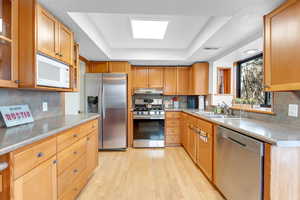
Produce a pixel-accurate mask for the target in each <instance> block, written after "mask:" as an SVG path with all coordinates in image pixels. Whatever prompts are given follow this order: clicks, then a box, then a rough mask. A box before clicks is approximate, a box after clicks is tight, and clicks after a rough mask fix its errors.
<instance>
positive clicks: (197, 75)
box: [190, 63, 209, 95]
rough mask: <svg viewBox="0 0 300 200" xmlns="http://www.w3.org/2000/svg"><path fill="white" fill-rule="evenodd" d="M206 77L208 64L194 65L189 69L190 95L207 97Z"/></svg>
mask: <svg viewBox="0 0 300 200" xmlns="http://www.w3.org/2000/svg"><path fill="white" fill-rule="evenodd" d="M208 76H209V64H208V63H196V64H193V66H192V68H191V78H190V80H191V85H190V92H191V95H207V94H208Z"/></svg>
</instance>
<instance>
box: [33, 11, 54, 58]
mask: <svg viewBox="0 0 300 200" xmlns="http://www.w3.org/2000/svg"><path fill="white" fill-rule="evenodd" d="M57 29H58V22H57V20H56V19H55V18H54V17H53V16H52V15H51V14H49V13H48V12H47V11H46V10H45V9H44V8H42V7H41V6H37V48H38V50H39V51H40V52H42V53H44V54H46V55H48V56H51V57H57V58H59V57H58V56H59V54H58V51H59V50H58V43H57V42H58V33H57Z"/></svg>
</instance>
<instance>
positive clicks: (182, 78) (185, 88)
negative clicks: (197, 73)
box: [177, 67, 191, 95]
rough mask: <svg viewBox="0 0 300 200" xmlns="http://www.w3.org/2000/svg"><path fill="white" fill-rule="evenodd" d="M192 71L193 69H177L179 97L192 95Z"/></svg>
mask: <svg viewBox="0 0 300 200" xmlns="http://www.w3.org/2000/svg"><path fill="white" fill-rule="evenodd" d="M190 70H191V67H178V68H177V95H189V94H190Z"/></svg>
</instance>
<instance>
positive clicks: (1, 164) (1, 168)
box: [0, 162, 8, 172]
mask: <svg viewBox="0 0 300 200" xmlns="http://www.w3.org/2000/svg"><path fill="white" fill-rule="evenodd" d="M7 168H8V163H7V162H0V172H1V171H4V170H5V169H7Z"/></svg>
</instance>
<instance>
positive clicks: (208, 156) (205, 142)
mask: <svg viewBox="0 0 300 200" xmlns="http://www.w3.org/2000/svg"><path fill="white" fill-rule="evenodd" d="M198 142H199V144H198V165H199V167H200V168H201V169H202V171H203V172H204V173H205V175H206V176H207V177H208V179H209V180H212V163H213V161H212V151H213V146H212V134H211V133H209V132H206V131H201V136H200V137H199V139H198Z"/></svg>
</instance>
